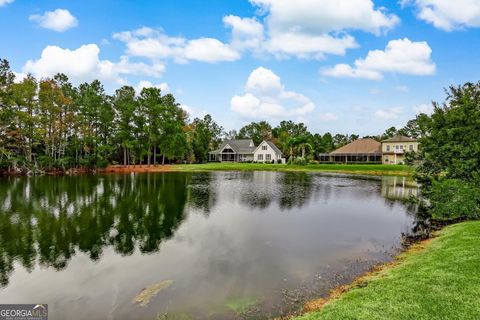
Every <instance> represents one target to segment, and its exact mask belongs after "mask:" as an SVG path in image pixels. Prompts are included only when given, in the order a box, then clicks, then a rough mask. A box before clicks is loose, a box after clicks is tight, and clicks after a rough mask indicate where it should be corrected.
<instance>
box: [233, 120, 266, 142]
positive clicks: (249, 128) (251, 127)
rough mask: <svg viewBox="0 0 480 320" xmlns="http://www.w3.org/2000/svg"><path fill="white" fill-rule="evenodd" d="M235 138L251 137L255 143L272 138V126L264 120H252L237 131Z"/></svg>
mask: <svg viewBox="0 0 480 320" xmlns="http://www.w3.org/2000/svg"><path fill="white" fill-rule="evenodd" d="M237 139H252V140H253V143H255V145H259V144H260V143H261V142H262V141H263V140H271V139H272V126H271V125H270V124H269V123H268V122H266V121H260V122H252V123H250V124H247V125H246V126H244V127H242V128H241V129H240V130H239V131H238V135H237Z"/></svg>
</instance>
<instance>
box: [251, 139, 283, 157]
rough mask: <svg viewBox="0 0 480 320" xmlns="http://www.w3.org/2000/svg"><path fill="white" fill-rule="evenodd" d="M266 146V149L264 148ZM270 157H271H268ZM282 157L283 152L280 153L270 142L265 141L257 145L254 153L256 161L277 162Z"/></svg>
mask: <svg viewBox="0 0 480 320" xmlns="http://www.w3.org/2000/svg"><path fill="white" fill-rule="evenodd" d="M265 147H266V150H264V149H265ZM267 158H269V159H267ZM281 158H282V155H281V154H278V153H277V152H276V151H275V150H274V149H273V148H272V147H271V146H270V145H269V144H268V143H266V142H265V141H263V142H262V143H260V145H259V146H258V147H257V149H256V150H255V152H254V153H253V161H255V162H272V161H275V162H277V161H278V160H279V159H281Z"/></svg>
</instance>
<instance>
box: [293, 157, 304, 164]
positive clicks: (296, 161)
mask: <svg viewBox="0 0 480 320" xmlns="http://www.w3.org/2000/svg"><path fill="white" fill-rule="evenodd" d="M293 164H295V165H297V166H304V165H306V164H307V160H305V158H302V157H298V158H295V159H294V160H293Z"/></svg>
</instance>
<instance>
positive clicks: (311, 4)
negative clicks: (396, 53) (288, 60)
mask: <svg viewBox="0 0 480 320" xmlns="http://www.w3.org/2000/svg"><path fill="white" fill-rule="evenodd" d="M250 2H251V3H252V4H254V5H255V6H257V7H259V8H260V9H261V12H262V13H263V14H264V15H265V16H266V17H265V22H266V25H267V27H268V28H267V29H268V36H269V37H268V39H267V41H266V43H265V44H264V46H265V49H266V50H267V51H269V52H271V53H273V54H274V55H276V56H277V57H281V58H282V57H290V56H295V57H298V58H312V59H321V58H323V57H324V55H325V54H336V55H343V54H345V51H346V50H347V49H351V48H356V47H357V46H358V45H357V43H356V41H355V39H354V38H353V37H352V36H350V35H348V34H347V33H346V32H348V31H350V30H362V31H365V32H371V33H374V34H377V35H378V34H380V33H382V32H384V31H387V30H390V29H392V28H393V27H394V26H395V25H397V24H398V22H399V21H400V20H399V18H398V17H397V16H395V15H393V14H388V13H386V12H385V10H384V9H382V8H375V6H374V3H373V2H372V1H371V0H302V1H291V0H250Z"/></svg>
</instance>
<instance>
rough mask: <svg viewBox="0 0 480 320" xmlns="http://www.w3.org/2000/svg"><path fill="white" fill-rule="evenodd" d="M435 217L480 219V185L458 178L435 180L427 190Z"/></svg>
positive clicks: (443, 218) (442, 218) (440, 218)
mask: <svg viewBox="0 0 480 320" xmlns="http://www.w3.org/2000/svg"><path fill="white" fill-rule="evenodd" d="M427 196H428V199H429V200H430V209H431V214H432V217H433V218H434V219H439V220H453V219H479V218H480V187H479V186H478V185H475V184H473V183H468V182H464V181H461V180H457V179H442V180H440V181H433V183H432V186H431V187H430V189H429V190H428V191H427Z"/></svg>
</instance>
